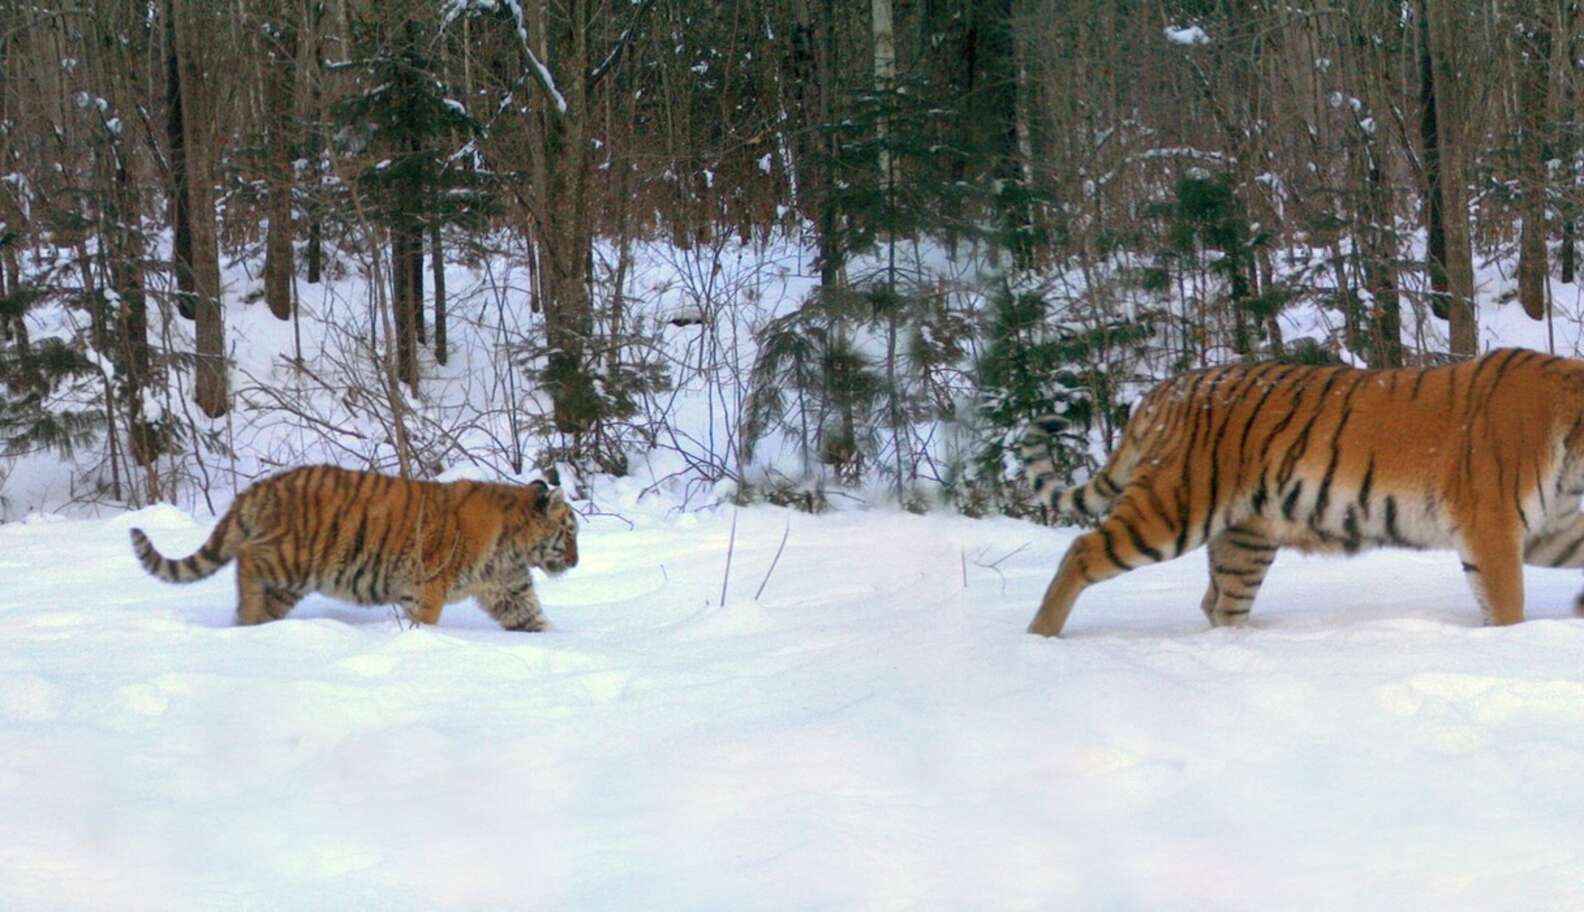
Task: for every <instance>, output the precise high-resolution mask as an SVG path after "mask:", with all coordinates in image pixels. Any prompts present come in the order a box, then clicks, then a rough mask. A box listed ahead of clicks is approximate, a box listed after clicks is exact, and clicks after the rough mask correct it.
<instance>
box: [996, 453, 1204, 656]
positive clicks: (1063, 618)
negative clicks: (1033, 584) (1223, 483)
mask: <svg viewBox="0 0 1584 912" xmlns="http://www.w3.org/2000/svg"><path fill="white" fill-rule="evenodd" d="M1147 499H1150V495H1149V494H1147V493H1146V492H1145V489H1144V485H1143V484H1142V483H1140V482H1134V483H1133V484H1130V485H1128V487H1127V488H1126V489H1125V490H1124V491H1123V492H1122V494H1121V496H1119V497H1118V498H1117V501H1116V505H1115V507H1114V508H1113V509H1112V511H1111V515H1109V516H1107V517H1106V518H1105V519H1103V520H1101V521H1100V526H1099V528H1097V529H1095V530H1093V531H1091V532H1085V533H1084V534H1082V535H1080V536H1078V537H1077V538H1075V539H1073V543H1072V544H1071V545H1070V546H1068V548H1067V554H1066V556H1064V557H1063V558H1062V562H1061V566H1060V567H1059V568H1058V569H1057V570H1056V576H1055V577H1054V578H1052V579H1051V581H1050V585H1049V586H1047V587H1045V597H1044V599H1042V600H1041V601H1040V607H1039V612H1038V613H1036V614H1035V615H1034V620H1033V621H1032V622H1030V624H1029V627H1028V631H1029V633H1036V634H1039V635H1040V636H1059V635H1060V634H1061V631H1062V628H1063V627H1064V626H1066V624H1067V616H1068V615H1069V614H1071V613H1072V607H1073V603H1074V602H1076V601H1077V600H1078V596H1079V594H1080V593H1082V592H1083V591H1084V590H1085V589H1087V588H1089V587H1090V586H1092V585H1094V584H1095V583H1098V582H1102V581H1104V580H1108V579H1111V578H1112V577H1116V576H1121V575H1122V574H1124V573H1126V572H1128V571H1129V570H1136V569H1138V568H1139V567H1143V566H1146V565H1148V564H1156V563H1160V562H1161V561H1164V560H1169V559H1170V558H1173V557H1176V556H1178V555H1179V554H1181V553H1182V552H1184V551H1187V550H1189V549H1190V548H1197V547H1198V546H1199V544H1200V541H1201V539H1200V537H1199V535H1198V534H1197V531H1198V528H1199V524H1198V523H1197V522H1195V521H1194V519H1193V517H1192V516H1190V517H1189V523H1188V526H1187V528H1183V525H1182V522H1181V520H1180V519H1179V518H1178V517H1175V516H1168V515H1166V514H1164V513H1162V512H1161V511H1159V510H1150V511H1148V512H1146V511H1144V510H1141V509H1140V505H1141V504H1142V503H1143V502H1145V501H1146V500H1147Z"/></svg>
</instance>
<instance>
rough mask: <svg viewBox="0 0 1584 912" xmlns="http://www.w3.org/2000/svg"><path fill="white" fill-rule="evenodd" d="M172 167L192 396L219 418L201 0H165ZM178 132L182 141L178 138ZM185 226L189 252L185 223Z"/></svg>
mask: <svg viewBox="0 0 1584 912" xmlns="http://www.w3.org/2000/svg"><path fill="white" fill-rule="evenodd" d="M165 16H166V40H167V47H168V50H167V53H168V54H169V77H170V80H171V87H170V89H169V91H168V96H167V97H168V101H169V104H170V107H169V109H168V111H167V118H168V123H169V124H170V138H171V142H172V149H171V167H172V171H173V174H174V175H175V183H176V193H175V205H176V210H177V211H176V224H177V251H176V262H175V264H174V265H175V269H176V274H177V276H178V277H179V278H180V277H183V276H185V279H184V280H183V281H182V283H181V290H182V291H183V292H184V293H185V294H184V297H186V298H187V299H188V301H189V302H190V303H189V309H190V310H191V312H192V315H193V317H194V319H195V320H196V321H197V345H198V367H197V377H196V379H195V381H194V385H193V398H194V401H196V402H197V403H198V407H199V408H200V409H202V410H203V413H204V414H206V415H208V416H209V417H211V418H218V417H219V416H221V415H224V414H225V413H226V410H227V409H228V408H230V398H231V397H230V392H229V388H228V383H227V378H226V354H225V311H224V310H223V303H222V301H221V298H220V246H219V238H218V235H217V233H216V229H215V202H214V171H213V167H214V152H215V150H214V148H213V147H214V143H215V133H214V131H213V124H212V122H211V120H210V117H211V113H212V112H211V110H210V101H209V96H208V85H209V72H208V57H209V56H210V53H206V52H208V51H210V50H211V49H212V47H213V44H212V43H211V42H209V41H206V36H209V35H211V34H212V32H211V31H210V26H211V25H212V18H213V11H212V9H211V8H210V7H209V5H208V4H206V3H204V2H202V0H166V3H165ZM178 138H179V141H178ZM183 225H185V226H186V231H185V233H186V255H185V256H183V252H182V249H181V246H182V240H183V239H182V233H183V232H182V226H183Z"/></svg>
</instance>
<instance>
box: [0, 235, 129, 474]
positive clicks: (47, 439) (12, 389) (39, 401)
mask: <svg viewBox="0 0 1584 912" xmlns="http://www.w3.org/2000/svg"><path fill="white" fill-rule="evenodd" d="M15 238H16V235H15V234H4V233H3V232H0V247H3V246H5V245H6V244H10V243H13V242H14V241H15ZM47 298H48V292H47V291H46V290H45V289H44V288H43V287H41V286H40V285H38V284H35V283H32V282H28V281H23V280H19V281H17V282H16V283H15V284H14V285H10V286H8V287H7V288H6V290H5V293H4V294H0V325H3V326H5V327H7V329H8V330H10V331H9V332H6V333H0V454H7V455H9V454H17V453H24V452H32V451H35V450H53V451H55V452H59V453H62V454H69V453H70V452H71V451H72V450H73V449H75V448H76V447H78V446H82V445H85V444H87V443H90V442H92V441H93V440H95V439H96V438H97V437H98V435H99V433H100V432H101V430H102V429H103V428H104V415H103V413H102V412H101V411H100V410H99V409H96V408H91V407H90V408H84V407H83V406H82V405H81V402H82V401H83V399H84V398H86V399H87V400H89V401H92V398H93V397H94V395H95V393H94V392H93V390H92V389H91V387H89V385H88V381H89V378H91V377H92V376H93V375H94V374H95V373H96V371H95V370H94V367H93V364H92V363H91V362H89V361H88V359H87V358H86V357H84V356H83V354H82V353H81V352H80V351H78V350H76V349H75V348H73V347H72V346H71V345H70V344H68V343H67V341H66V340H64V339H61V338H58V337H54V336H51V337H49V338H46V339H42V340H39V341H38V342H30V341H29V339H28V334H27V323H26V317H27V314H28V311H29V310H31V309H32V308H34V307H36V306H38V305H40V304H41V303H44V302H45V301H46V299H47ZM79 384H81V385H83V389H81V390H74V387H76V386H77V385H79ZM68 391H72V392H77V393H80V394H81V395H72V396H67V395H64V394H65V393H66V392H68ZM68 403H74V404H68Z"/></svg>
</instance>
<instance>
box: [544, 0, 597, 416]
mask: <svg viewBox="0 0 1584 912" xmlns="http://www.w3.org/2000/svg"><path fill="white" fill-rule="evenodd" d="M588 14H589V9H588V2H587V0H571V2H570V3H569V4H568V9H567V11H566V18H565V19H564V20H562V19H559V18H558V19H555V20H552V22H554V27H555V28H557V29H558V30H559V31H560V41H558V42H553V44H555V45H556V46H557V48H558V52H559V54H558V57H557V61H556V62H557V66H556V70H557V71H558V72H561V73H566V74H571V75H570V77H569V78H568V79H566V80H565V81H564V83H563V84H562V85H561V86H560V89H561V92H562V95H563V97H564V98H565V102H566V108H565V110H564V111H563V112H561V113H560V115H559V116H556V115H550V116H548V117H547V121H548V123H547V127H548V129H547V130H546V131H545V155H544V159H543V161H544V167H545V198H544V207H543V213H544V214H545V215H547V216H550V218H549V221H548V224H546V223H545V222H543V221H541V223H540V224H539V225H538V229H539V235H540V238H541V242H542V243H541V248H540V249H541V256H540V260H539V262H540V267H541V268H542V269H543V273H542V281H543V283H544V289H545V300H544V307H545V331H546V335H547V337H548V338H547V340H546V341H547V342H548V343H549V365H548V369H547V371H546V379H547V380H548V381H549V386H550V390H551V398H552V400H553V401H554V404H555V423H556V429H557V430H559V431H562V432H563V433H571V434H578V433H583V432H585V431H589V430H591V429H593V427H594V424H595V422H596V421H597V420H598V418H599V405H598V399H597V397H596V396H595V392H594V384H593V379H592V377H591V376H590V375H589V370H588V365H587V364H585V363H584V348H585V345H586V342H587V340H588V338H589V335H590V333H591V332H592V330H593V309H592V303H593V302H592V300H591V299H590V296H589V287H588V283H587V281H586V279H587V272H588V257H589V251H590V249H591V247H592V244H593V237H594V231H593V226H592V224H591V220H592V217H593V215H592V212H591V211H590V207H589V180H590V171H591V167H592V164H593V162H592V156H591V154H590V148H591V145H590V142H589V139H590V137H589V126H590V110H589V85H588V81H587V80H586V79H585V78H584V77H583V74H585V73H587V72H588V71H589V66H590V63H591V61H590V60H589V47H588V39H589V34H588V22H589V19H588Z"/></svg>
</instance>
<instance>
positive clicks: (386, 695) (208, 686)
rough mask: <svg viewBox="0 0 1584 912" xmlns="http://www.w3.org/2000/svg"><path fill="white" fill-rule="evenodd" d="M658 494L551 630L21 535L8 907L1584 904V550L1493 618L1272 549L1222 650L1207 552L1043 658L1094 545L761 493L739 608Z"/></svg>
mask: <svg viewBox="0 0 1584 912" xmlns="http://www.w3.org/2000/svg"><path fill="white" fill-rule="evenodd" d="M637 490H638V483H637V482H620V483H616V484H614V485H612V486H610V487H609V489H608V490H606V491H604V492H602V493H603V495H604V496H605V502H604V503H603V507H604V509H605V510H606V511H608V512H612V513H618V514H620V518H617V517H612V516H603V517H594V518H593V519H592V520H591V521H590V522H589V523H588V525H587V526H586V528H585V530H584V533H583V537H582V551H583V555H584V557H583V562H582V564H581V565H580V566H579V567H578V568H577V569H576V570H574V571H572V572H571V573H569V574H568V575H567V576H565V577H563V578H562V579H559V580H554V581H550V582H548V583H546V584H545V585H544V586H543V588H542V596H543V600H544V602H545V605H546V609H547V612H548V614H549V617H550V620H551V623H552V629H551V630H550V631H549V632H547V633H545V634H540V635H528V634H513V633H507V632H504V631H501V630H499V629H496V628H495V627H494V626H493V624H492V623H491V622H490V621H489V619H488V618H487V617H485V616H484V615H483V614H482V613H481V612H479V611H478V610H477V609H476V608H474V607H472V606H471V605H466V606H453V607H451V608H449V609H447V613H446V615H445V616H444V617H443V618H442V622H441V625H440V626H439V627H437V628H431V629H422V630H412V629H405V628H404V627H403V626H402V625H400V624H398V623H397V622H396V621H395V620H394V619H393V617H392V616H391V615H390V614H389V613H388V612H386V611H383V610H371V609H356V608H352V607H349V606H344V605H340V604H338V603H335V602H332V601H328V600H325V599H320V598H317V597H315V598H310V599H309V600H308V601H306V602H305V603H304V604H303V605H302V606H301V607H300V608H299V609H298V612H297V613H296V614H295V615H294V616H293V617H292V618H291V619H289V620H287V621H285V622H281V623H275V624H270V625H265V626H263V627H260V628H256V629H238V628H234V627H232V626H231V610H232V573H231V571H230V570H229V569H228V570H225V571H222V572H221V574H219V575H218V576H216V577H214V578H212V579H211V580H209V581H206V582H204V583H200V584H195V585H193V586H190V587H185V588H180V587H174V586H167V585H164V584H161V583H158V582H156V581H154V580H152V579H150V578H148V577H146V576H144V575H143V573H142V571H141V570H140V568H139V567H138V566H137V564H136V563H135V561H134V560H133V559H132V556H131V553H130V550H129V548H128V546H127V543H126V529H127V528H128V527H130V526H133V525H139V526H141V527H143V528H145V529H147V530H149V531H150V533H151V535H152V536H153V537H154V539H155V541H156V543H157V544H158V545H159V546H160V547H161V548H163V549H164V550H166V551H167V553H173V554H176V553H185V551H186V550H187V549H190V548H193V547H195V546H196V545H197V544H198V543H199V542H200V541H202V539H203V537H204V534H205V532H206V530H207V527H208V522H207V521H197V520H194V519H192V518H190V517H189V516H187V515H186V514H184V513H182V512H180V511H178V510H177V509H175V508H172V507H155V508H150V509H147V510H142V511H138V512H136V513H131V514H126V515H122V516H118V517H115V518H112V519H105V520H48V519H45V518H39V517H35V518H33V519H32V520H30V521H29V522H27V523H14V524H10V525H5V526H0V808H3V809H4V811H3V813H0V908H4V909H7V910H34V909H38V910H43V909H51V910H54V909H107V908H115V909H205V910H211V909H253V908H257V909H264V908H271V909H274V908H293V909H337V910H340V909H352V908H366V909H376V908H377V909H433V908H465V909H486V908H487V909H498V908H522V909H579V910H582V909H637V908H642V909H798V910H802V909H903V908H924V909H968V908H983V909H1015V908H1026V909H1163V908H1170V909H1266V908H1282V909H1337V908H1348V909H1402V908H1436V909H1494V908H1525V909H1567V908H1580V907H1584V838H1581V837H1584V788H1581V787H1580V781H1581V773H1584V622H1580V621H1577V620H1573V619H1572V618H1571V612H1570V611H1569V609H1568V606H1569V605H1570V604H1571V601H1572V597H1573V594H1574V591H1575V590H1576V588H1577V587H1578V585H1579V583H1580V580H1579V578H1578V575H1577V574H1575V573H1569V572H1560V571H1546V572H1541V571H1529V575H1528V580H1529V594H1530V605H1531V616H1532V617H1534V618H1537V620H1533V621H1531V622H1530V623H1526V624H1523V625H1520V626H1518V627H1515V628H1510V629H1489V630H1487V629H1481V628H1479V627H1478V626H1477V610H1476V609H1475V607H1474V605H1473V603H1472V599H1471V598H1470V597H1469V595H1468V594H1467V592H1466V591H1465V590H1464V587H1463V582H1462V580H1461V574H1460V573H1459V570H1458V566H1457V561H1456V559H1455V557H1453V556H1452V555H1450V554H1441V555H1435V554H1429V555H1419V554H1405V553H1400V552H1390V553H1388V552H1381V553H1375V554H1371V555H1365V556H1362V557H1359V558H1354V559H1351V560H1346V559H1341V558H1332V559H1326V558H1299V557H1296V556H1289V555H1283V556H1282V557H1281V559H1280V560H1279V561H1278V562H1277V566H1276V567H1275V569H1274V570H1273V572H1272V574H1271V578H1270V580H1269V582H1268V583H1267V584H1266V587H1265V590H1264V591H1263V593H1262V595H1261V604H1260V605H1259V606H1258V607H1257V608H1256V611H1255V620H1254V625H1253V627H1252V628H1251V629H1248V630H1245V631H1229V630H1219V631H1208V630H1206V629H1205V624H1204V622H1203V619H1202V617H1201V616H1200V615H1199V612H1198V607H1197V606H1198V600H1199V595H1200V593H1201V591H1202V588H1203V586H1204V585H1205V576H1206V574H1205V570H1204V566H1203V559H1202V558H1199V557H1197V556H1190V557H1187V558H1184V559H1182V560H1179V561H1175V562H1172V563H1169V564H1166V565H1162V566H1158V567H1154V568H1148V569H1145V570H1141V571H1139V572H1136V573H1134V574H1131V575H1129V576H1127V577H1125V578H1123V579H1120V580H1117V581H1114V582H1111V583H1108V584H1105V585H1102V586H1100V587H1098V588H1096V589H1094V590H1091V591H1090V592H1089V593H1088V594H1087V595H1086V596H1085V597H1084V598H1083V599H1082V600H1081V601H1080V603H1079V606H1078V609H1077V611H1076V612H1075V614H1074V616H1073V620H1072V623H1071V624H1070V626H1069V635H1068V638H1066V639H1063V640H1059V641H1046V640H1040V639H1037V638H1034V637H1031V636H1027V635H1025V634H1024V633H1023V628H1024V625H1026V624H1027V622H1028V620H1029V617H1030V616H1031V615H1032V612H1033V608H1034V605H1035V603H1036V601H1037V599H1038V597H1039V593H1040V591H1041V590H1042V588H1043V586H1044V584H1045V583H1046V581H1047V580H1048V578H1049V574H1050V572H1051V570H1052V569H1053V567H1054V564H1055V561H1056V559H1057V557H1058V556H1059V555H1060V552H1061V549H1062V548H1063V546H1064V544H1065V543H1066V542H1067V541H1068V540H1069V538H1070V533H1066V532H1061V531H1051V530H1046V529H1041V528H1038V527H1035V526H1032V525H1028V524H1024V523H1019V522H1013V521H1010V520H991V521H971V520H966V519H961V518H951V517H945V516H931V517H918V516H912V515H908V514H903V513H892V512H885V511H867V512H848V513H838V514H833V515H826V516H819V517H812V516H808V515H804V514H794V513H789V512H787V511H783V510H779V509H774V508H768V507H760V508H753V509H746V510H743V511H741V512H740V513H739V514H738V517H737V522H738V526H737V531H736V545H735V550H734V556H733V566H732V569H731V575H730V579H729V588H728V592H727V598H726V604H725V605H724V606H722V605H721V604H720V590H721V584H722V577H723V572H724V569H725V558H726V554H727V545H728V539H729V537H730V535H731V531H730V529H731V512H730V510H729V509H728V510H722V511H713V512H703V513H685V514H683V513H678V512H676V511H672V510H667V509H666V508H667V507H668V506H669V504H668V503H666V502H664V501H663V499H661V498H656V497H654V496H650V497H648V498H646V499H645V500H644V501H642V502H636V498H635V494H636V491H637ZM629 523H630V524H631V528H629V525H628V524H629ZM783 531H787V536H788V537H787V544H786V548H785V552H784V554H783V555H782V557H781V559H780V562H779V565H778V566H777V567H776V569H775V571H774V573H773V574H772V575H770V577H769V579H768V582H766V581H765V577H766V572H767V570H768V569H769V567H770V564H771V560H772V558H773V556H774V554H775V551H776V547H777V544H778V543H779V542H780V540H781V536H782V534H783ZM1019 549H1021V550H1019ZM998 561H999V563H998V564H997V562H998ZM991 564H997V565H996V566H995V567H993V568H992V567H990V566H989V565H991ZM965 579H966V585H965ZM762 583H763V584H764V593H763V595H762V597H761V598H760V599H759V600H758V601H757V602H756V601H754V599H753V595H754V592H755V590H757V589H758V588H759V587H760V585H761V584H762Z"/></svg>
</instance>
